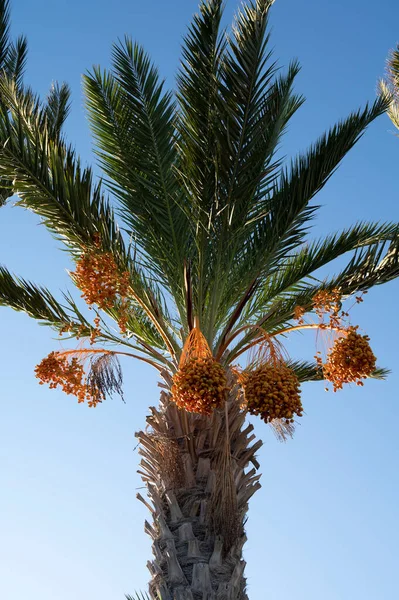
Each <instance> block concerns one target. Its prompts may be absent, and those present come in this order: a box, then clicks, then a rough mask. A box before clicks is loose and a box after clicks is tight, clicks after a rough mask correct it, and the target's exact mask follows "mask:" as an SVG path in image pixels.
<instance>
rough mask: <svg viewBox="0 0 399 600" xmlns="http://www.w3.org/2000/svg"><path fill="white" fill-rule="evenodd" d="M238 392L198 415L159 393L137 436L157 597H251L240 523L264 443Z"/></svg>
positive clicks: (255, 480) (255, 485) (200, 599)
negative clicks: (221, 406) (222, 405)
mask: <svg viewBox="0 0 399 600" xmlns="http://www.w3.org/2000/svg"><path fill="white" fill-rule="evenodd" d="M238 394H239V392H238V389H237V388H236V387H233V389H232V390H231V392H230V394H229V397H228V401H227V403H226V406H225V408H224V409H221V410H218V411H214V412H213V414H212V416H211V417H203V416H200V415H196V414H193V413H187V412H185V411H183V410H179V409H178V408H177V407H176V405H175V404H174V403H173V402H171V400H170V393H169V390H168V391H163V392H162V393H161V402H160V407H159V409H155V408H152V409H151V415H150V416H149V417H148V418H147V424H148V427H147V429H146V432H139V433H138V434H137V436H138V438H139V441H140V453H141V455H142V460H141V464H140V467H141V468H140V471H139V473H140V474H141V476H142V478H143V480H144V481H145V483H146V485H147V488H148V496H149V500H150V502H148V501H147V500H146V499H144V498H143V497H142V496H141V495H140V494H138V498H139V499H140V500H141V501H142V502H144V504H145V505H146V506H147V507H148V508H149V510H150V511H151V514H152V523H149V522H146V523H145V531H146V532H147V533H148V534H149V535H150V536H151V538H152V540H153V554H154V559H153V560H152V561H149V562H148V563H147V565H148V568H149V570H150V572H151V576H152V579H151V582H150V595H151V597H152V598H153V599H154V600H155V599H156V600H248V596H247V594H246V584H245V577H244V567H245V562H244V560H243V558H242V550H243V546H244V543H245V540H246V537H245V532H244V522H245V517H246V513H247V509H248V500H249V499H250V497H251V496H252V495H253V494H254V493H255V492H256V490H257V489H259V488H260V483H259V478H260V475H257V469H258V468H259V464H258V462H257V461H256V459H255V453H256V452H257V450H258V449H259V448H260V446H261V445H262V442H261V441H258V442H256V443H253V441H254V439H255V436H254V435H253V433H252V430H253V426H252V425H247V426H245V413H244V412H243V411H242V410H241V409H240V406H239V401H238ZM251 443H252V446H251ZM250 463H252V464H250ZM248 467H249V468H248Z"/></svg>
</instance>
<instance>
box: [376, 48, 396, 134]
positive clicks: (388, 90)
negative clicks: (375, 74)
mask: <svg viewBox="0 0 399 600" xmlns="http://www.w3.org/2000/svg"><path fill="white" fill-rule="evenodd" d="M386 72H387V76H386V79H385V80H381V81H380V84H379V87H380V94H381V96H382V97H385V98H388V101H389V106H388V109H387V114H388V117H389V118H390V119H391V121H392V123H393V124H394V125H395V127H396V128H397V129H399V44H398V45H397V47H396V48H395V49H394V50H392V51H391V53H390V55H389V56H388V60H387V69H386Z"/></svg>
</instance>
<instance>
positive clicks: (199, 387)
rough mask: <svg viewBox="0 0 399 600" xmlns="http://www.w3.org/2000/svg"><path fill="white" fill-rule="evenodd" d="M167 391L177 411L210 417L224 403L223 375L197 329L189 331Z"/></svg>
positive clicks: (225, 385)
mask: <svg viewBox="0 0 399 600" xmlns="http://www.w3.org/2000/svg"><path fill="white" fill-rule="evenodd" d="M171 391H172V399H173V401H174V402H175V403H176V404H177V406H178V407H179V408H183V409H185V410H187V411H189V412H195V413H199V414H202V415H210V414H211V413H212V411H213V410H214V409H215V408H219V407H221V406H222V405H223V403H224V402H225V400H226V392H227V377H226V372H225V370H224V368H223V367H222V365H221V364H220V363H219V362H217V361H216V360H215V359H214V358H213V356H212V352H211V350H210V348H209V346H208V343H207V341H206V339H205V338H204V336H203V335H202V333H201V331H200V329H199V327H198V326H196V327H194V328H193V329H192V331H191V333H190V335H189V337H188V338H187V341H186V343H185V345H184V348H183V352H182V357H181V360H180V364H179V369H178V370H177V372H176V373H175V375H174V377H173V385H172V390H171Z"/></svg>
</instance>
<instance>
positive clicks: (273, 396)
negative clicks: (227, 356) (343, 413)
mask: <svg viewBox="0 0 399 600" xmlns="http://www.w3.org/2000/svg"><path fill="white" fill-rule="evenodd" d="M239 381H240V383H241V385H242V388H243V392H244V399H245V406H246V408H247V410H248V412H249V413H251V414H253V415H259V416H260V417H261V419H263V420H264V421H265V422H266V423H271V422H272V421H273V420H274V419H283V420H284V421H285V422H286V423H287V424H288V423H293V422H294V415H297V416H298V417H301V416H302V411H303V407H302V402H301V396H300V384H299V380H298V377H297V376H296V374H295V373H294V371H293V370H292V369H290V368H289V367H288V365H287V363H286V362H285V360H284V358H283V354H282V351H281V348H280V347H279V346H278V345H277V343H276V342H274V341H273V340H272V339H271V337H269V336H268V335H267V334H266V332H262V338H261V342H260V345H259V346H258V348H257V350H256V355H255V356H251V357H250V366H249V367H248V368H247V369H246V370H245V371H243V372H242V373H241V374H240V375H239Z"/></svg>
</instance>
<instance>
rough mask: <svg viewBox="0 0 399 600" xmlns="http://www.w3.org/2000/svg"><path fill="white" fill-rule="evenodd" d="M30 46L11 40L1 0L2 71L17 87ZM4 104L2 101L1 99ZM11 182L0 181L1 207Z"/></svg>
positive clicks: (5, 4) (7, 7) (6, 5)
mask: <svg viewBox="0 0 399 600" xmlns="http://www.w3.org/2000/svg"><path fill="white" fill-rule="evenodd" d="M27 50H28V45H27V41H26V38H25V37H24V36H20V37H19V38H18V39H17V40H16V41H15V43H14V42H12V41H11V40H10V4H9V2H8V0H0V71H1V75H0V77H1V76H2V75H3V73H4V74H5V76H6V77H8V78H10V79H13V80H14V81H15V83H16V85H18V86H19V85H21V84H22V77H23V74H24V70H25V65H26V58H27ZM0 103H2V99H0ZM10 189H11V181H9V180H7V179H3V178H1V179H0V207H1V206H3V205H4V204H5V203H6V202H7V200H8V198H10V197H11V196H12V192H11V191H10Z"/></svg>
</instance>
